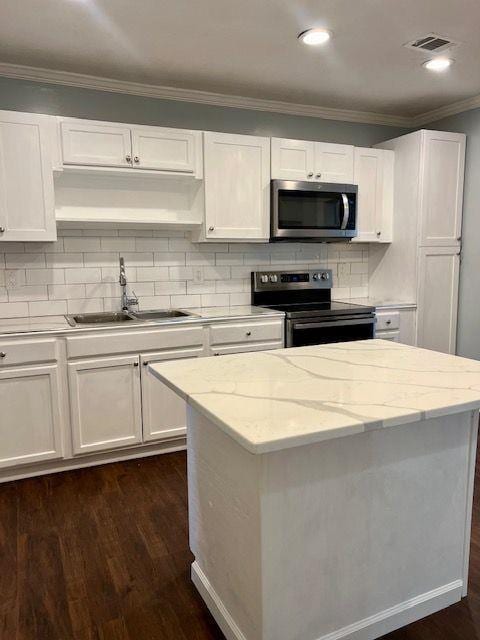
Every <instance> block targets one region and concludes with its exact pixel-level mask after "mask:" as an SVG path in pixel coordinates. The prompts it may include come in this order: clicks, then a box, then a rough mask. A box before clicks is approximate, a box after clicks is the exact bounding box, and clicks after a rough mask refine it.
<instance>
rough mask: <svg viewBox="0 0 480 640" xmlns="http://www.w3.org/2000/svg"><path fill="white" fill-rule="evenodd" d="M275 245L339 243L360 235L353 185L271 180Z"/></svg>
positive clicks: (271, 236) (355, 189)
mask: <svg viewBox="0 0 480 640" xmlns="http://www.w3.org/2000/svg"><path fill="white" fill-rule="evenodd" d="M271 189H272V192H271V197H272V199H271V207H272V211H271V230H270V239H271V240H272V241H281V240H284V241H285V240H287V241H290V242H295V241H296V242H308V241H312V242H314V241H316V242H321V241H325V242H338V241H349V240H351V239H352V238H354V237H355V236H356V235H357V193H358V187H357V186H356V185H354V184H336V183H333V182H297V181H296V180H272V187H271Z"/></svg>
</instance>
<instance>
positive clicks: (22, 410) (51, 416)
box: [0, 365, 63, 467]
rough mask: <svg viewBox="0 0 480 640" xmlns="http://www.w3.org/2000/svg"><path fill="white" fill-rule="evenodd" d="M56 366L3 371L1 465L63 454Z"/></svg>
mask: <svg viewBox="0 0 480 640" xmlns="http://www.w3.org/2000/svg"><path fill="white" fill-rule="evenodd" d="M60 404H61V401H60V396H59V390H58V372H57V367H56V365H45V366H38V367H21V368H19V369H10V370H8V369H6V370H2V371H0V406H1V418H0V467H13V466H17V465H21V464H31V463H33V462H40V461H41V460H52V459H55V458H61V457H62V456H63V444H62V419H61V413H60V409H59V407H60Z"/></svg>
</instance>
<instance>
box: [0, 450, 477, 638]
mask: <svg viewBox="0 0 480 640" xmlns="http://www.w3.org/2000/svg"><path fill="white" fill-rule="evenodd" d="M477 480H478V481H479V482H480V469H479V467H478V465H477ZM191 561H192V557H191V554H190V552H189V550H188V541H187V490H186V456H185V454H184V453H175V454H169V455H163V456H157V457H154V458H144V459H142V460H134V461H128V462H122V463H116V464H111V465H105V466H103V467H93V468H90V469H83V470H80V471H70V472H66V473H59V474H53V475H50V476H43V477H40V478H32V479H28V480H22V481H19V482H12V483H8V484H3V485H0V640H222V639H223V637H224V636H223V635H222V633H221V632H220V631H219V629H218V627H217V626H216V624H215V622H214V621H213V619H212V617H211V616H210V614H209V612H208V610H207V609H206V607H205V606H204V604H203V602H202V600H201V599H200V597H199V596H198V595H197V592H196V590H195V589H194V587H193V586H192V584H191V582H190V579H189V566H190V563H191ZM384 639H385V640H387V639H388V640H479V639H480V499H479V496H478V492H477V494H476V498H475V506H474V528H473V536H472V555H471V571H470V591H469V596H468V598H466V599H464V600H463V601H462V602H461V603H459V604H457V605H454V606H452V607H449V608H448V609H446V610H444V611H441V612H440V613H437V614H435V615H433V616H430V617H428V618H425V619H424V620H421V621H419V622H417V623H415V624H413V625H410V626H409V627H405V628H404V629H401V630H399V631H396V632H394V633H391V634H389V635H388V636H385V637H384Z"/></svg>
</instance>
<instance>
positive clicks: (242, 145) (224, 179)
mask: <svg viewBox="0 0 480 640" xmlns="http://www.w3.org/2000/svg"><path fill="white" fill-rule="evenodd" d="M204 153H205V158H204V160H205V225H206V230H205V236H206V239H207V240H213V241H216V240H229V239H231V240H267V239H268V238H269V226H270V225H269V220H270V207H269V204H270V141H269V139H268V138H258V137H255V136H243V135H231V134H224V133H210V132H206V133H205V134H204Z"/></svg>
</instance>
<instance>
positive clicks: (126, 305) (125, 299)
mask: <svg viewBox="0 0 480 640" xmlns="http://www.w3.org/2000/svg"><path fill="white" fill-rule="evenodd" d="M118 282H119V284H120V286H121V287H122V311H128V310H129V309H130V307H131V306H133V305H138V298H137V296H136V295H135V291H132V297H129V296H128V293H127V276H126V275H125V260H124V259H123V257H122V256H120V276H119V278H118Z"/></svg>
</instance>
